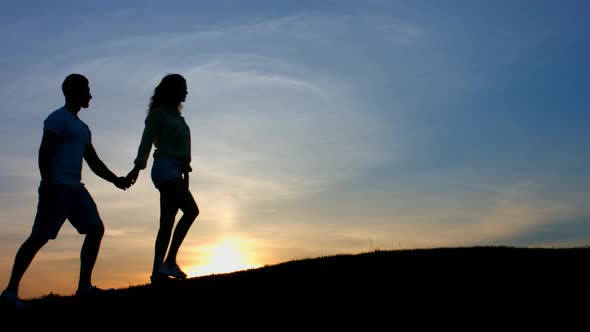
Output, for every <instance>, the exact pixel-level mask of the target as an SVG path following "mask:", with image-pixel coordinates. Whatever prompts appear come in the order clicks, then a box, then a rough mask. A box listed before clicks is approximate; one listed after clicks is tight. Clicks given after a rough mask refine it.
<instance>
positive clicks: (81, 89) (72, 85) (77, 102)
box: [61, 74, 92, 108]
mask: <svg viewBox="0 0 590 332" xmlns="http://www.w3.org/2000/svg"><path fill="white" fill-rule="evenodd" d="M61 90H62V91H63V93H64V96H65V97H66V104H70V105H72V106H74V107H81V108H87V107H88V106H89V105H90V99H92V95H91V94H90V86H89V82H88V79H87V78H86V77H84V76H83V75H80V74H70V75H68V76H67V77H66V78H65V80H64V81H63V83H62V85H61Z"/></svg>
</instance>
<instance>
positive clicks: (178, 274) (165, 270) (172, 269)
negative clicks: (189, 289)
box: [158, 263, 186, 279]
mask: <svg viewBox="0 0 590 332" xmlns="http://www.w3.org/2000/svg"><path fill="white" fill-rule="evenodd" d="M158 272H160V273H161V274H165V275H167V276H171V277H174V278H178V279H185V278H186V273H184V272H182V270H181V269H180V268H179V267H178V265H174V266H168V264H166V263H164V264H162V267H161V268H160V271H158Z"/></svg>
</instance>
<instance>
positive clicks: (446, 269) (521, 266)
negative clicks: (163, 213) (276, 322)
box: [3, 247, 590, 324]
mask: <svg viewBox="0 0 590 332" xmlns="http://www.w3.org/2000/svg"><path fill="white" fill-rule="evenodd" d="M588 263H590V248H585V247H583V248H551V249H550V248H514V247H467V248H436V249H414V250H392V251H379V250H377V251H373V252H366V253H360V254H349V255H335V256H326V257H318V258H309V259H301V260H294V261H288V262H284V263H281V264H276V265H270V266H264V267H261V268H257V269H251V270H244V271H236V272H232V273H225V274H216V275H209V276H202V277H195V278H189V279H186V280H183V281H174V282H170V283H168V284H165V285H159V286H153V285H149V284H146V285H136V286H132V287H128V288H122V289H117V290H115V291H114V292H112V293H109V294H105V295H102V296H100V297H95V298H87V299H81V298H77V297H75V296H56V295H51V294H50V295H48V296H44V297H42V298H37V299H32V300H29V301H28V302H27V303H28V305H29V308H28V309H27V310H26V311H23V312H17V313H10V312H6V311H4V312H3V314H4V315H10V316H11V317H12V318H16V319H20V320H21V321H26V322H29V323H34V322H36V320H35V319H36V318H37V317H40V319H43V321H44V320H45V319H47V317H51V318H53V317H60V316H62V317H63V316H65V317H71V316H73V317H87V318H88V317H93V321H94V324H100V323H106V322H108V321H110V319H115V318H116V317H118V318H117V319H119V320H134V321H136V322H137V321H140V322H149V321H150V320H154V322H158V321H159V318H157V317H172V318H173V319H176V320H178V319H181V320H183V321H186V320H188V319H192V318H194V319H196V320H200V321H204V320H213V319H214V317H215V322H217V323H223V322H225V323H229V322H232V321H233V318H232V317H238V316H236V315H239V316H248V317H256V315H257V314H258V315H262V316H263V317H274V318H276V317H282V315H287V313H291V314H292V315H294V316H290V317H291V318H290V319H295V317H296V316H297V315H304V316H305V317H306V318H309V317H310V315H313V314H316V315H318V317H324V318H325V317H327V316H323V315H320V314H319V313H321V312H326V311H327V310H336V309H337V311H339V312H341V313H342V314H343V315H344V316H343V318H346V313H347V312H353V313H355V314H356V315H358V314H359V313H360V312H365V313H371V312H374V313H376V312H379V311H380V310H384V309H385V308H387V309H388V310H391V312H398V313H399V312H400V311H399V310H400V309H404V310H407V309H408V308H412V307H416V306H418V308H420V309H419V311H418V312H421V313H424V314H428V313H430V314H433V313H439V314H440V313H444V312H447V310H448V311H453V310H454V309H458V308H462V309H461V310H463V311H469V310H472V309H473V310H474V309H475V308H478V307H479V308H483V307H486V308H489V307H491V306H493V304H494V303H499V302H501V303H502V308H504V309H506V308H509V307H510V306H511V305H513V304H514V303H520V304H523V305H524V303H526V306H525V307H523V308H526V309H532V308H534V307H536V305H537V304H541V303H544V306H545V308H547V306H552V305H556V304H557V303H559V302H557V301H561V300H564V299H566V298H567V299H570V300H571V299H572V298H574V297H578V296H579V297H580V299H583V300H584V301H585V302H588V301H590V298H588V299H586V298H585V296H586V295H587V290H588V289H590V288H589V287H590V286H589V285H590V283H589V281H590V278H589V277H590V273H589V271H588V269H587V266H588ZM514 301H516V302H514ZM518 301H520V302H518ZM570 302H571V301H570ZM511 303H512V304H511ZM560 305H561V304H560ZM562 308H563V307H562ZM521 312H522V310H521ZM413 313H416V312H413ZM96 315H98V316H99V317H102V318H101V319H96V318H94V317H95V316H96ZM41 317H44V318H41ZM224 317H225V318H224ZM351 317H354V316H351ZM379 317H381V318H383V317H382V316H379ZM162 319H165V318H162ZM219 319H220V320H219ZM261 319H262V318H261ZM367 323H368V322H367Z"/></svg>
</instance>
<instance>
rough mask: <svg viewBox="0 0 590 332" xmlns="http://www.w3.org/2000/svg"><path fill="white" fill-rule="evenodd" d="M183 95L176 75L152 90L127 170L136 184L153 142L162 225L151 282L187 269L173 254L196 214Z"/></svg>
mask: <svg viewBox="0 0 590 332" xmlns="http://www.w3.org/2000/svg"><path fill="white" fill-rule="evenodd" d="M187 94H188V91H187V84H186V80H185V79H184V77H182V76H181V75H179V74H169V75H166V76H165V77H164V78H163V79H162V80H161V81H160V83H159V84H158V86H157V87H156V88H155V89H154V94H153V95H152V97H151V98H150V103H149V109H148V115H147V117H146V119H145V128H144V130H143V134H142V137H141V142H140V144H139V148H138V151H137V157H136V158H135V161H134V164H135V166H134V168H133V169H132V170H131V172H129V174H128V175H127V178H128V179H129V181H130V182H131V183H135V181H136V180H137V177H138V175H139V172H140V170H143V169H145V168H146V164H147V160H148V158H149V154H150V151H151V149H152V145H153V146H154V147H155V150H154V154H153V158H154V159H153V163H152V170H151V177H152V182H153V183H154V186H155V187H156V188H157V189H158V190H159V192H160V227H159V229H158V234H157V236H156V241H155V251H154V264H153V268H152V275H151V277H150V280H151V282H152V283H157V282H159V281H163V280H166V279H169V277H174V278H180V279H184V278H186V273H184V272H183V271H182V270H181V269H180V268H179V267H178V264H177V262H176V256H177V255H178V250H179V248H180V245H181V244H182V242H183V240H184V238H185V236H186V234H187V232H188V230H189V228H190V227H191V225H192V224H193V221H194V220H195V219H196V218H197V216H198V215H199V208H198V207H197V203H196V202H195V200H194V198H193V195H192V193H191V192H190V190H189V172H191V171H192V169H191V166H190V163H191V137H190V129H189V126H188V125H187V123H186V122H185V120H184V117H183V116H182V115H181V110H182V103H183V102H184V101H185V100H186V96H187ZM178 210H181V211H182V217H181V218H180V219H179V220H178V223H177V224H176V228H175V229H174V235H172V230H173V228H174V222H175V220H176V215H177V213H178ZM171 237H172V241H171V242H170V238H171ZM168 245H170V246H168ZM166 253H167V255H166Z"/></svg>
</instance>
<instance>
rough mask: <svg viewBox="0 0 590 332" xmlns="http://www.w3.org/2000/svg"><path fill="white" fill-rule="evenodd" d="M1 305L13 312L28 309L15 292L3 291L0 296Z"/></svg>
mask: <svg viewBox="0 0 590 332" xmlns="http://www.w3.org/2000/svg"><path fill="white" fill-rule="evenodd" d="M0 305H1V306H2V307H6V308H8V309H11V310H22V309H26V308H27V305H26V304H25V303H24V302H23V301H21V300H20V299H19V298H18V295H17V293H16V292H14V291H7V290H5V291H3V292H2V295H0Z"/></svg>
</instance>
